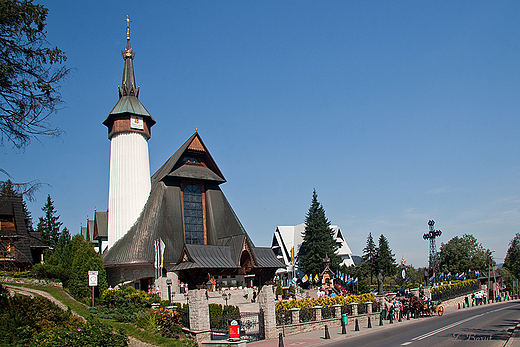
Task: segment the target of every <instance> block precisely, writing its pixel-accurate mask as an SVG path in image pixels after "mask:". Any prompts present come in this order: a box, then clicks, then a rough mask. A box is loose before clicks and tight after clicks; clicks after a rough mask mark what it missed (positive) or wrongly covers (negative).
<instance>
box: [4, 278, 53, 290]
mask: <svg viewBox="0 0 520 347" xmlns="http://www.w3.org/2000/svg"><path fill="white" fill-rule="evenodd" d="M0 282H6V283H21V284H32V285H36V286H53V287H60V288H63V284H62V283H61V282H59V281H56V280H38V279H35V278H14V277H3V276H2V277H0Z"/></svg>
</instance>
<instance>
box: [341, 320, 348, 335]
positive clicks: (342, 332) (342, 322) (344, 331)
mask: <svg viewBox="0 0 520 347" xmlns="http://www.w3.org/2000/svg"><path fill="white" fill-rule="evenodd" d="M346 333H347V325H346V324H345V322H344V321H341V334H342V335H345V334H346Z"/></svg>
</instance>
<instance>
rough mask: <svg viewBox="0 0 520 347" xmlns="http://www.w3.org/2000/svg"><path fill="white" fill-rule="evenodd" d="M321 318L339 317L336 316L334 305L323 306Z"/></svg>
mask: <svg viewBox="0 0 520 347" xmlns="http://www.w3.org/2000/svg"><path fill="white" fill-rule="evenodd" d="M321 318H322V319H330V318H339V317H336V308H335V307H334V306H329V307H323V308H322V309H321Z"/></svg>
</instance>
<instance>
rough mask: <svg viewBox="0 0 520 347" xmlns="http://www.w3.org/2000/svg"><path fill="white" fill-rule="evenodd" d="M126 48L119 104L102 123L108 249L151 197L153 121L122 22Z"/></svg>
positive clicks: (127, 31)
mask: <svg viewBox="0 0 520 347" xmlns="http://www.w3.org/2000/svg"><path fill="white" fill-rule="evenodd" d="M125 20H126V22H127V26H126V48H125V50H124V51H122V54H123V59H124V67H123V82H122V84H121V87H119V101H118V102H117V104H116V105H115V106H114V108H113V109H112V111H111V112H110V114H109V115H108V117H107V118H106V119H105V121H104V122H103V124H104V125H106V126H107V127H108V138H109V140H110V179H109V188H108V189H109V192H108V248H110V247H111V246H112V245H113V244H114V243H116V241H117V240H119V239H120V238H121V237H123V235H125V234H126V232H127V231H128V230H129V229H130V228H131V227H132V225H133V224H134V223H135V222H136V220H137V218H138V217H139V214H140V213H141V211H142V209H143V207H144V205H145V203H146V200H147V199H148V195H149V194H150V162H149V158H148V139H149V138H150V136H151V132H150V131H151V127H152V126H153V125H154V124H155V120H154V119H153V118H152V116H151V115H150V114H149V113H148V111H147V110H146V108H144V106H143V104H141V102H140V101H139V99H138V96H139V88H137V87H136V85H135V77H134V65H133V59H134V55H135V54H134V52H133V51H132V48H131V47H130V20H129V19H128V17H127V18H126V19H125Z"/></svg>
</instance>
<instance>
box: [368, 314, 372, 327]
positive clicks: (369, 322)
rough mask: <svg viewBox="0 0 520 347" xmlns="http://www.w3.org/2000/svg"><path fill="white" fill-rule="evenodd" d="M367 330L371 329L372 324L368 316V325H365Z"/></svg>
mask: <svg viewBox="0 0 520 347" xmlns="http://www.w3.org/2000/svg"><path fill="white" fill-rule="evenodd" d="M367 328H368V329H371V328H372V322H371V321H370V316H368V325H367Z"/></svg>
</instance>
